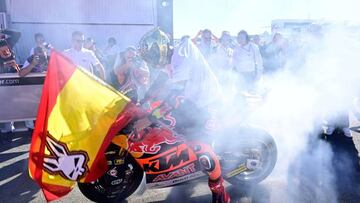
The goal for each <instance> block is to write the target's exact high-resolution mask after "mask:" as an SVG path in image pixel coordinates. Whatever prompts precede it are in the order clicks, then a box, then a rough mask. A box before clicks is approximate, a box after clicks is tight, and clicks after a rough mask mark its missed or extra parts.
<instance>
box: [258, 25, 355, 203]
mask: <svg viewBox="0 0 360 203" xmlns="http://www.w3.org/2000/svg"><path fill="white" fill-rule="evenodd" d="M356 34H360V33H354V32H353V31H351V30H349V29H347V28H344V27H331V29H328V30H327V31H326V33H324V35H323V37H321V38H312V39H311V41H310V42H308V43H307V47H303V49H302V52H301V51H300V50H299V52H298V53H297V54H295V57H297V58H298V57H301V53H303V54H304V56H303V59H305V60H304V61H303V63H302V64H299V63H298V62H296V63H295V62H292V61H288V63H287V64H288V66H286V67H285V69H284V70H282V71H280V72H278V73H276V74H275V75H272V76H271V77H266V78H264V81H263V86H265V87H266V88H267V89H268V90H269V91H268V95H267V98H266V101H265V103H264V104H263V105H262V106H261V107H260V108H259V109H257V110H256V111H255V112H253V113H252V115H251V122H253V123H256V124H258V125H260V126H263V127H264V128H265V129H267V130H269V132H270V133H271V134H272V135H273V136H274V138H275V140H276V142H277V146H278V162H277V165H276V168H275V170H274V172H273V177H277V178H281V179H286V178H287V174H288V172H289V167H290V166H291V164H292V163H294V162H295V159H298V158H299V155H300V153H302V152H304V151H308V150H313V149H311V147H314V146H312V145H310V146H309V145H308V143H309V141H310V140H313V139H316V136H317V135H318V134H319V130H320V126H321V121H322V118H323V117H324V116H325V115H330V116H331V115H336V114H338V113H339V112H340V113H347V110H348V109H350V105H351V102H352V100H353V98H354V97H355V96H358V95H359V92H360V91H359V88H360V62H359V61H358V60H359V54H358V53H360V40H359V39H356V38H355V37H354V36H356ZM299 37H300V36H299ZM290 64H291V65H290ZM307 147H308V148H307ZM318 147H319V148H317V150H318V151H317V152H316V153H314V156H309V157H302V159H308V160H307V161H305V162H303V163H316V162H318V161H321V162H322V164H315V165H311V166H310V165H309V166H308V167H309V168H311V167H315V168H316V170H310V169H309V171H313V172H317V173H320V174H322V178H321V180H320V179H319V180H318V182H316V181H317V180H311V181H314V182H313V183H312V184H313V185H316V184H320V185H321V183H324V182H325V184H326V185H327V187H328V184H330V183H332V181H333V179H334V177H333V176H332V173H331V171H332V168H331V157H332V152H331V149H330V148H329V147H326V146H318ZM314 150H315V149H314ZM320 154H321V155H322V156H320ZM304 156H306V155H304ZM299 167H300V166H299ZM301 167H304V166H301ZM291 170H294V168H292V169H291ZM295 170H296V168H295ZM344 173H346V171H344ZM320 182H321V183H320ZM332 185H333V183H332ZM329 191H331V192H334V188H327V191H326V193H327V192H329ZM316 192H320V191H315V193H316ZM322 192H323V193H324V191H322ZM332 194H336V193H335V192H334V193H332ZM317 200H319V201H320V202H321V201H324V200H322V199H321V198H320V199H317ZM334 201H335V199H334Z"/></svg>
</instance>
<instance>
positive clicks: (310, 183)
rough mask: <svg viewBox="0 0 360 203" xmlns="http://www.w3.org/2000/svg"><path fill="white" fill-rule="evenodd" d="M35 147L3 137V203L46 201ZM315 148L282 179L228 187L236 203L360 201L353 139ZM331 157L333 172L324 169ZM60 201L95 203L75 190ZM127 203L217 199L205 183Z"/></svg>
mask: <svg viewBox="0 0 360 203" xmlns="http://www.w3.org/2000/svg"><path fill="white" fill-rule="evenodd" d="M29 143H30V133H29V132H21V133H15V134H11V135H10V134H1V135H0V202H12V203H13V202H45V199H44V196H43V194H42V192H41V190H40V188H39V186H38V185H37V184H36V183H35V182H34V181H33V180H31V179H30V177H29V175H28V169H27V163H28V151H29V146H30V144H29ZM278 144H279V143H278ZM324 145H326V146H328V147H330V148H331V149H332V151H333V156H328V155H327V154H322V153H321V150H320V151H319V150H317V149H318V148H320V147H321V146H324ZM309 146H310V147H308V150H306V151H304V152H302V153H301V154H299V157H298V159H296V161H294V163H292V164H291V166H290V167H289V170H288V174H284V176H282V177H276V176H275V175H271V176H269V177H268V178H267V179H266V180H264V181H263V182H262V183H260V184H258V185H254V186H251V187H248V188H238V187H234V186H231V185H227V190H228V191H229V192H230V195H231V198H232V200H233V201H232V202H261V203H262V202H264V203H265V202H274V203H278V202H354V203H355V202H360V184H359V183H360V181H359V179H360V175H359V166H358V159H357V152H356V150H355V148H354V146H353V144H352V140H351V138H347V137H345V136H343V135H342V134H341V132H335V133H334V134H333V135H332V136H329V137H325V138H324V139H323V140H322V141H319V140H318V139H315V140H313V141H311V142H309ZM328 157H330V160H328V161H329V163H330V165H331V170H330V167H329V170H327V168H328V167H327V166H326V165H323V163H325V162H324V160H327V159H328ZM326 174H328V175H329V174H330V175H331V178H327V177H326ZM57 202H89V200H87V199H86V198H85V197H84V196H83V195H82V194H81V193H80V192H79V190H78V188H75V189H74V190H73V191H72V192H71V193H70V194H69V195H67V196H66V197H65V198H63V199H61V200H60V201H57ZM127 202H161V203H168V202H211V195H210V191H209V189H208V187H207V183H206V182H199V183H196V184H191V185H189V184H188V185H184V186H178V187H174V188H164V189H155V190H147V191H146V192H145V193H144V194H142V195H140V196H139V195H138V196H137V195H132V196H130V197H129V198H128V200H127Z"/></svg>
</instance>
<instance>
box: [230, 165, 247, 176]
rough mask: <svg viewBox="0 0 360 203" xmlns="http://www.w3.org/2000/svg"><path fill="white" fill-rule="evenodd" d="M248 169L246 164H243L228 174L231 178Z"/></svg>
mask: <svg viewBox="0 0 360 203" xmlns="http://www.w3.org/2000/svg"><path fill="white" fill-rule="evenodd" d="M247 170H248V169H247V168H246V165H245V164H241V165H240V166H239V167H237V168H236V169H235V170H232V171H230V172H229V173H227V174H226V177H227V178H231V177H233V176H236V175H239V174H240V173H243V172H245V171H247Z"/></svg>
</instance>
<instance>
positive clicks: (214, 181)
mask: <svg viewBox="0 0 360 203" xmlns="http://www.w3.org/2000/svg"><path fill="white" fill-rule="evenodd" d="M190 146H191V147H192V148H193V150H194V151H195V153H196V154H197V155H198V157H199V162H200V165H201V166H202V167H203V169H204V170H205V171H206V172H207V173H208V174H209V188H210V190H211V192H212V198H213V202H214V203H215V202H216V203H223V202H226V203H227V202H230V196H229V194H228V193H227V192H226V190H225V187H224V180H223V178H222V176H221V167H220V162H219V159H218V158H217V156H216V154H215V152H214V151H213V150H212V148H211V146H210V145H208V144H204V143H198V142H193V143H190Z"/></svg>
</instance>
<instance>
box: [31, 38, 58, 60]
mask: <svg viewBox="0 0 360 203" xmlns="http://www.w3.org/2000/svg"><path fill="white" fill-rule="evenodd" d="M34 39H35V44H36V45H35V47H33V48H31V50H30V56H31V55H33V54H34V50H35V48H36V47H41V48H43V49H44V50H45V51H46V54H47V55H48V56H50V52H51V49H52V48H53V47H52V45H51V44H49V43H48V42H46V41H45V37H44V35H43V34H42V33H36V34H35V35H34Z"/></svg>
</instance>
